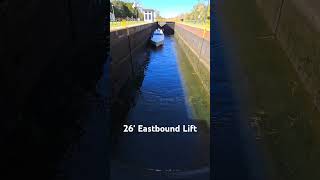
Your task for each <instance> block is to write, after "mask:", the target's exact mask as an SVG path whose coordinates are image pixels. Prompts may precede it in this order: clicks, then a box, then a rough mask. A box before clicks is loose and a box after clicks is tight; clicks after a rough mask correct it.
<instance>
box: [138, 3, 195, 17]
mask: <svg viewBox="0 0 320 180" xmlns="http://www.w3.org/2000/svg"><path fill="white" fill-rule="evenodd" d="M138 2H140V3H141V4H142V6H143V8H150V9H156V10H158V11H160V16H162V17H164V18H171V17H175V16H177V15H179V14H181V13H185V12H188V11H191V10H192V7H193V6H194V5H195V4H197V2H198V0H139V1H138Z"/></svg>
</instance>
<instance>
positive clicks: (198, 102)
mask: <svg viewBox="0 0 320 180" xmlns="http://www.w3.org/2000/svg"><path fill="white" fill-rule="evenodd" d="M175 48H176V53H177V56H178V57H179V58H178V59H179V62H178V63H179V70H180V73H181V75H182V79H183V84H184V90H185V93H186V94H187V97H188V98H187V101H188V104H189V105H190V106H191V109H192V110H191V111H192V118H193V119H196V120H204V121H205V122H206V124H207V125H210V95H209V94H208V91H207V90H206V89H205V87H204V86H203V84H202V82H201V80H200V79H199V77H198V74H197V73H196V72H195V71H194V69H193V67H192V65H191V64H190V62H189V59H188V58H187V56H186V54H185V53H184V52H183V50H182V49H181V47H180V46H179V45H178V44H177V45H176V47H175Z"/></svg>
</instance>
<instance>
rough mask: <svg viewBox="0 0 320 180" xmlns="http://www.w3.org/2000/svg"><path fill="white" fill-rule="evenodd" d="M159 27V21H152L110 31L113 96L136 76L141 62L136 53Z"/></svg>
mask: <svg viewBox="0 0 320 180" xmlns="http://www.w3.org/2000/svg"><path fill="white" fill-rule="evenodd" d="M157 27H158V25H157V23H150V24H145V25H140V26H134V27H130V28H126V29H119V30H115V31H111V32H110V53H111V59H112V60H111V63H110V67H111V68H110V71H111V76H110V77H111V81H112V82H111V83H112V94H113V95H112V96H113V97H117V96H118V94H119V92H120V91H121V89H122V88H124V87H125V86H126V84H127V83H128V82H130V81H131V80H132V79H133V78H134V76H135V72H137V71H138V68H139V63H138V62H135V60H134V58H133V56H134V53H135V51H137V50H138V49H140V48H141V47H144V46H145V45H146V43H147V42H148V40H149V39H150V37H151V34H152V33H153V31H154V30H155V29H156V28H157Z"/></svg>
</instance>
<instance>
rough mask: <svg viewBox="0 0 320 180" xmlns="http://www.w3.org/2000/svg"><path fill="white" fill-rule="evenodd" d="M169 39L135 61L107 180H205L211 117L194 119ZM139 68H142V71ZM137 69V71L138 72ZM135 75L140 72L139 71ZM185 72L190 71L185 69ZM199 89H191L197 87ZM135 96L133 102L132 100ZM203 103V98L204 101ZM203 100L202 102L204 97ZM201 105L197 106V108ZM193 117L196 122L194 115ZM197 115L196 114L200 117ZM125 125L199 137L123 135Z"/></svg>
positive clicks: (207, 176) (138, 56) (180, 57)
mask: <svg viewBox="0 0 320 180" xmlns="http://www.w3.org/2000/svg"><path fill="white" fill-rule="evenodd" d="M177 51H178V50H177V48H176V41H175V39H174V38H173V36H166V37H165V43H164V46H162V47H159V48H154V47H150V46H148V47H147V48H146V49H144V50H142V51H141V52H139V53H137V54H136V55H135V57H134V62H135V64H138V65H137V66H135V72H136V73H137V72H138V73H137V75H136V78H135V80H134V81H133V82H134V83H129V84H131V86H132V85H135V87H134V88H132V87H130V88H132V89H131V90H132V91H131V92H129V93H131V97H132V98H131V99H130V106H127V109H125V110H123V109H122V110H123V112H125V113H123V114H126V110H127V115H123V119H122V122H123V123H119V124H120V125H118V131H117V130H114V131H115V132H114V133H113V136H114V139H116V141H114V148H113V151H112V162H111V179H128V178H129V177H130V179H139V180H144V179H152V180H154V179H155V180H157V179H171V178H183V179H199V178H200V179H209V159H210V157H209V138H210V137H209V126H208V123H207V121H203V120H196V119H200V117H201V118H202V117H203V118H204V120H206V119H208V118H209V117H205V115H206V114H207V115H208V116H209V113H208V112H207V113H198V111H195V110H194V109H193V108H194V106H193V105H192V104H190V103H189V102H190V101H189V100H188V99H189V97H188V93H187V90H186V89H187V88H186V87H185V86H186V85H188V84H193V83H196V82H195V80H194V79H193V82H188V83H186V82H185V81H188V80H189V79H190V78H184V77H183V76H184V75H185V74H186V73H181V70H180V68H181V67H180V61H187V59H185V58H184V59H183V57H185V56H181V52H179V55H178V54H177ZM141 65H142V66H141ZM139 66H140V68H137V67H139ZM137 69H138V70H137ZM183 71H189V69H187V68H183ZM196 85H197V84H195V86H196ZM132 93H133V94H132ZM132 95H133V96H132ZM204 97H205V96H204ZM205 98H206V97H205ZM200 106H201V103H199V104H198V108H200ZM205 107H207V106H205ZM194 112H197V114H196V115H197V116H195V115H194ZM198 114H200V115H199V116H198ZM123 124H127V125H135V126H136V127H137V126H138V125H143V126H152V125H158V126H170V127H173V126H177V125H181V128H182V125H196V126H197V127H198V132H197V133H139V132H136V131H134V132H132V133H123V132H122V131H123V127H122V125H123Z"/></svg>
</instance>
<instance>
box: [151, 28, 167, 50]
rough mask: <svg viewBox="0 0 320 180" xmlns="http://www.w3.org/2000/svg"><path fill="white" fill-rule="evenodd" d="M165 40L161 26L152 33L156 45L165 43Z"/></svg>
mask: <svg viewBox="0 0 320 180" xmlns="http://www.w3.org/2000/svg"><path fill="white" fill-rule="evenodd" d="M163 42H164V34H163V31H162V30H161V29H160V28H158V29H156V30H155V31H154V32H153V34H152V38H151V43H152V44H153V45H154V46H156V47H158V46H161V45H163Z"/></svg>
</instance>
